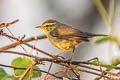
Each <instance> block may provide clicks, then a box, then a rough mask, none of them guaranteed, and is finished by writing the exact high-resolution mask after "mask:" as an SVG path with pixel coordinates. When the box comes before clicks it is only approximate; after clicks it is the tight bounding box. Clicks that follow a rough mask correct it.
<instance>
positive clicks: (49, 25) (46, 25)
mask: <svg viewBox="0 0 120 80" xmlns="http://www.w3.org/2000/svg"><path fill="white" fill-rule="evenodd" d="M54 25H55V24H50V25H49V24H48V25H46V27H52V26H54Z"/></svg>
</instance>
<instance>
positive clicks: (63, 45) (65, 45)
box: [49, 37, 79, 51]
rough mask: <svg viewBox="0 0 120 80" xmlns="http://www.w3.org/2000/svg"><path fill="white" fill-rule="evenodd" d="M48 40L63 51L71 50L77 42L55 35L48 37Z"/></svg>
mask: <svg viewBox="0 0 120 80" xmlns="http://www.w3.org/2000/svg"><path fill="white" fill-rule="evenodd" d="M49 40H50V42H51V43H52V44H53V45H54V46H55V47H57V48H59V49H61V50H64V51H66V50H72V49H73V48H74V47H75V46H76V45H78V44H79V43H77V42H75V41H69V40H61V39H57V38H56V37H53V38H49Z"/></svg>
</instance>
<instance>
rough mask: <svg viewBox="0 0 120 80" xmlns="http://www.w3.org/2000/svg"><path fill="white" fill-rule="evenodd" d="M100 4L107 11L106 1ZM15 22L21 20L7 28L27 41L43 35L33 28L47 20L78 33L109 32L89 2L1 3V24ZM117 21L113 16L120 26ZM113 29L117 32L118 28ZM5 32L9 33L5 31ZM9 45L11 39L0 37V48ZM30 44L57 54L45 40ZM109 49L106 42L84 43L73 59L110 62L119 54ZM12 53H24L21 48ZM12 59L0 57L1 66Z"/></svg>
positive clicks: (32, 0)
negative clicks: (63, 24) (59, 23)
mask: <svg viewBox="0 0 120 80" xmlns="http://www.w3.org/2000/svg"><path fill="white" fill-rule="evenodd" d="M116 1H117V4H119V3H118V2H120V1H119V0H116ZM103 4H104V5H105V7H106V9H107V8H108V4H109V0H103ZM116 7H117V9H118V10H116V12H117V13H116V15H117V16H119V17H120V15H119V14H120V12H119V11H120V8H119V6H116ZM15 19H19V20H20V21H19V22H18V23H16V24H14V25H12V26H11V27H9V29H10V30H11V31H12V33H13V34H14V35H15V36H16V37H19V36H20V37H22V36H23V35H24V34H25V35H26V38H27V37H31V36H36V35H42V34H44V33H43V32H42V31H41V30H39V29H36V28H35V26H38V25H41V24H42V23H43V22H44V21H45V20H48V19H55V20H58V21H60V22H63V23H66V24H69V25H71V26H73V27H74V28H77V29H80V30H81V31H86V32H91V33H101V34H108V33H109V29H108V26H107V25H106V24H105V22H104V21H103V20H102V17H101V16H100V14H99V12H98V10H97V8H96V6H95V5H94V3H93V1H92V0H0V23H3V22H10V21H13V20H15ZM119 20H120V18H118V17H116V23H115V24H116V26H118V25H119ZM116 28H117V29H119V28H118V27H116ZM4 31H5V32H6V33H8V34H10V33H9V32H8V31H7V29H4ZM10 43H12V42H11V41H10V40H8V39H6V38H3V37H2V36H0V47H2V46H5V45H7V44H10ZM31 44H33V45H35V46H36V47H38V48H39V49H41V50H44V51H46V52H49V53H54V54H55V53H58V52H60V50H58V49H56V48H55V47H53V46H52V45H51V44H50V42H49V41H48V40H47V39H44V40H39V41H34V42H31ZM109 46H110V44H109V42H106V43H102V44H94V43H92V42H91V43H88V42H86V43H83V44H81V45H79V46H78V47H77V48H76V50H75V55H74V58H73V59H74V60H83V61H84V60H89V59H92V58H94V57H98V58H99V59H100V60H101V61H103V62H105V63H110V60H111V58H112V57H113V56H115V55H116V53H118V52H117V51H118V50H117V48H116V47H114V49H115V50H116V52H112V50H110V49H109ZM24 47H25V46H24ZM25 48H26V49H27V51H28V52H29V53H30V54H35V52H34V51H32V49H29V48H27V47H25ZM11 50H16V51H21V52H24V51H23V50H22V48H21V47H20V46H18V47H16V48H14V49H11ZM67 53H68V54H67ZM67 53H65V54H63V56H64V57H67V56H69V55H70V52H67ZM113 53H115V54H113ZM35 55H36V54H35ZM39 56H41V57H46V56H45V55H42V54H39ZM15 57H17V55H11V54H0V63H2V64H7V65H10V62H11V61H12V60H13V59H14V58H15ZM48 65H49V64H46V66H40V68H41V69H44V70H46V69H48ZM58 69H62V68H61V67H59V66H57V65H56V66H54V67H53V69H51V72H55V71H56V70H58ZM5 70H6V71H7V72H8V73H9V74H12V69H8V68H5ZM90 78H91V80H92V78H93V75H91V74H89V76H88V75H87V77H86V74H85V73H82V74H81V79H82V80H88V79H90Z"/></svg>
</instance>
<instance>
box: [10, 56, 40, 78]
mask: <svg viewBox="0 0 120 80" xmlns="http://www.w3.org/2000/svg"><path fill="white" fill-rule="evenodd" d="M31 64H32V61H31V60H30V59H29V58H26V57H24V58H22V57H18V58H16V59H14V60H13V61H12V63H11V65H12V66H14V67H17V68H27V67H29V66H30V65H31ZM33 69H39V68H38V67H37V66H34V67H33ZM24 71H25V70H22V69H15V70H14V72H15V75H16V76H20V75H21V74H22V73H23V72H24ZM39 76H41V73H40V72H39V71H35V70H34V71H33V74H32V78H36V77H39ZM28 78H29V73H27V75H26V76H25V78H24V80H28Z"/></svg>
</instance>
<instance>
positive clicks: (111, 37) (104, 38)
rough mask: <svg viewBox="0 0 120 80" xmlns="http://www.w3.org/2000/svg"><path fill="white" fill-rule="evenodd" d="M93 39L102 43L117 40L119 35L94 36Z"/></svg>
mask: <svg viewBox="0 0 120 80" xmlns="http://www.w3.org/2000/svg"><path fill="white" fill-rule="evenodd" d="M92 40H93V41H94V42H95V43H102V42H105V41H110V42H115V43H116V42H117V37H115V36H99V37H93V38H92Z"/></svg>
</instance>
